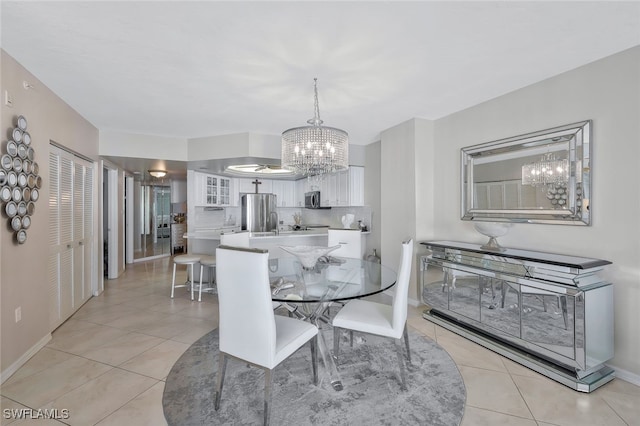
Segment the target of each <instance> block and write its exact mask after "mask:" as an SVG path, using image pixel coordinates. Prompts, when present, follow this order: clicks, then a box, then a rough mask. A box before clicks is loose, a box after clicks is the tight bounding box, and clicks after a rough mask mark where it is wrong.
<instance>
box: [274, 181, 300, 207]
mask: <svg viewBox="0 0 640 426" xmlns="http://www.w3.org/2000/svg"><path fill="white" fill-rule="evenodd" d="M272 191H273V193H274V194H276V199H277V202H278V207H296V206H297V203H296V183H295V182H294V181H289V180H274V181H272Z"/></svg>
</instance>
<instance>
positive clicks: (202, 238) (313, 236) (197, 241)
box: [184, 228, 328, 258]
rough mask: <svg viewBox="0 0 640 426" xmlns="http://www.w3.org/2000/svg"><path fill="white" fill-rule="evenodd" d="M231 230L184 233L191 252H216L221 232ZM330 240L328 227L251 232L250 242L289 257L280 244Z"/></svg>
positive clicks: (316, 243) (320, 243) (314, 243)
mask: <svg viewBox="0 0 640 426" xmlns="http://www.w3.org/2000/svg"><path fill="white" fill-rule="evenodd" d="M222 232H230V230H228V229H222V228H218V229H199V230H196V231H193V232H188V233H186V234H184V237H185V238H187V240H188V241H189V245H188V247H189V253H202V254H215V251H216V247H218V245H219V244H220V234H221V233H222ZM327 241H328V236H327V228H318V229H311V230H306V231H281V232H280V233H278V234H276V233H275V232H251V233H250V235H249V242H250V245H251V247H253V248H260V249H266V250H269V257H271V258H276V257H288V256H291V254H289V253H287V252H285V251H284V250H282V249H281V248H280V246H326V245H327Z"/></svg>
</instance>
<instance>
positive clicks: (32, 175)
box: [0, 115, 42, 244]
mask: <svg viewBox="0 0 640 426" xmlns="http://www.w3.org/2000/svg"><path fill="white" fill-rule="evenodd" d="M8 133H9V134H10V135H11V140H8V141H6V142H5V143H4V144H3V145H4V150H3V155H2V157H1V159H0V201H2V203H3V206H2V207H3V208H2V212H3V213H4V214H5V215H6V216H7V218H8V219H9V227H10V229H11V231H13V232H14V235H15V239H16V241H17V243H18V244H24V242H25V241H27V229H29V227H30V226H31V220H32V218H31V217H32V216H33V213H34V212H35V203H36V201H38V198H39V190H40V188H41V186H42V177H41V176H39V174H38V173H39V171H40V167H39V166H38V163H36V162H35V151H34V149H33V147H32V146H31V135H30V134H29V132H28V131H27V119H26V118H25V117H24V116H22V115H20V116H18V117H17V118H16V125H15V127H14V128H12V129H9V132H8Z"/></svg>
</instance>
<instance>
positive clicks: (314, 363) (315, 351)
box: [309, 335, 318, 385]
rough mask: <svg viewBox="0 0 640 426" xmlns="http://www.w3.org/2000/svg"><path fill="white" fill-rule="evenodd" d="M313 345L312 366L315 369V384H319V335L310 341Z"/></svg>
mask: <svg viewBox="0 0 640 426" xmlns="http://www.w3.org/2000/svg"><path fill="white" fill-rule="evenodd" d="M309 343H310V346H311V364H312V365H311V368H312V369H313V384H314V385H317V384H318V336H317V335H316V336H315V337H314V338H313V339H311V340H310V341H309Z"/></svg>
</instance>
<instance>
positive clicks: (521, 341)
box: [421, 241, 613, 391]
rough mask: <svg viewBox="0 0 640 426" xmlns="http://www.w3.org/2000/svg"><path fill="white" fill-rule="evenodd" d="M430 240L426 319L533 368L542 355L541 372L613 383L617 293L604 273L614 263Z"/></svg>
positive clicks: (576, 382)
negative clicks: (496, 347) (608, 371)
mask: <svg viewBox="0 0 640 426" xmlns="http://www.w3.org/2000/svg"><path fill="white" fill-rule="evenodd" d="M422 244H425V245H426V246H427V247H428V248H430V249H431V250H432V254H431V255H429V256H423V257H422V259H421V270H422V277H421V296H422V300H423V302H424V303H425V304H426V305H427V306H428V307H429V309H428V310H427V311H425V314H424V317H425V318H426V319H429V320H431V321H433V322H436V323H437V324H439V325H442V326H444V327H445V328H450V329H452V331H456V332H459V333H460V334H463V335H465V337H469V335H466V333H469V334H470V335H473V336H480V337H478V340H475V341H478V342H479V343H481V344H483V342H487V341H489V340H491V341H492V342H493V341H495V342H496V344H497V345H499V346H500V345H502V346H500V347H503V346H504V347H505V348H507V349H506V351H507V353H517V354H518V355H517V356H516V355H514V356H513V358H512V359H514V360H516V361H521V360H522V359H524V360H526V362H523V363H525V365H527V366H529V367H531V368H533V367H532V366H531V365H528V364H535V362H533V361H532V359H534V358H535V359H536V360H539V362H540V365H544V368H542V367H540V368H538V369H536V368H534V369H536V371H539V372H541V373H543V374H547V375H549V376H550V377H552V378H554V379H556V380H559V381H561V382H562V383H564V384H567V385H570V386H572V387H574V388H576V389H577V390H584V391H591V390H593V389H595V388H596V387H597V386H600V385H601V384H603V383H606V381H608V380H611V378H612V377H613V376H612V375H607V374H604V373H603V371H604V369H608V367H605V366H604V363H605V362H606V361H608V360H609V359H611V358H612V357H613V339H612V330H613V306H612V305H613V303H612V294H613V292H612V285H611V284H610V283H607V282H603V281H601V280H600V279H599V278H598V277H597V271H599V270H600V269H602V266H603V265H606V264H608V263H609V262H607V261H601V260H598V259H587V258H576V257H570V256H560V255H556V256H554V255H550V254H545V253H536V252H526V251H523V250H507V251H506V252H503V253H500V254H489V253H487V252H486V251H485V250H482V249H481V248H480V247H479V246H476V245H473V244H467V243H455V242H448V241H445V242H427V243H422ZM564 261H566V263H564ZM538 277H543V278H544V279H540V278H538ZM449 326H451V327H449ZM461 329H464V332H460V330H461ZM472 340H474V339H473V338H472ZM492 349H493V348H492ZM523 354H530V355H523ZM545 363H546V364H545ZM551 364H553V365H554V367H549V365H551ZM556 370H557V371H556ZM558 371H560V373H558ZM551 372H552V373H551ZM611 374H612V373H611ZM586 377H589V379H588V380H587V379H585V378H586ZM559 378H561V379H562V380H560V379H559ZM584 380H586V382H583V381H584ZM590 380H591V381H590ZM585 383H587V384H585Z"/></svg>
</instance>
